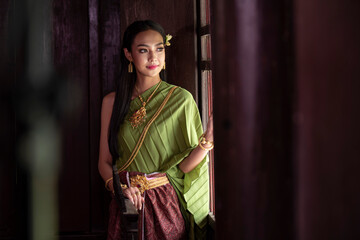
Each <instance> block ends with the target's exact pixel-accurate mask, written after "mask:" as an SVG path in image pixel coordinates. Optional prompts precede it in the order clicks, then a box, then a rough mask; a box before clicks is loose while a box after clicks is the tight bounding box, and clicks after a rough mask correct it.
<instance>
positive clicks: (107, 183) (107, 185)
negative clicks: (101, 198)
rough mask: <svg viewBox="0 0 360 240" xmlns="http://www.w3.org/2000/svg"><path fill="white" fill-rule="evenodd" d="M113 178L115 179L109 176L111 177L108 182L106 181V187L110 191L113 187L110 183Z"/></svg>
mask: <svg viewBox="0 0 360 240" xmlns="http://www.w3.org/2000/svg"><path fill="white" fill-rule="evenodd" d="M111 180H113V177H111V178H109V179H108V180H106V182H105V188H106V190H108V191H111V189H110V188H109V183H110V181H111Z"/></svg>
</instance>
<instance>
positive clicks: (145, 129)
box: [118, 86, 177, 172]
mask: <svg viewBox="0 0 360 240" xmlns="http://www.w3.org/2000/svg"><path fill="white" fill-rule="evenodd" d="M176 88H177V86H175V87H173V88H171V89H170V91H169V93H168V94H167V95H166V97H165V99H164V101H163V102H162V103H161V105H160V107H159V108H158V110H157V111H156V113H155V114H154V116H153V117H152V118H151V119H150V121H149V122H148V123H147V124H146V126H145V127H144V130H143V131H142V133H141V135H140V138H139V140H138V142H137V144H136V146H135V148H134V150H133V151H132V153H131V155H130V157H129V159H128V160H127V161H126V162H125V164H124V165H123V166H122V167H120V169H119V170H118V172H121V171H124V170H125V169H126V168H128V167H129V166H130V164H131V163H132V162H133V161H134V159H135V157H136V155H137V154H138V153H139V150H140V148H141V146H142V144H143V142H144V139H145V137H146V134H147V132H148V130H149V128H150V126H151V124H152V123H153V122H154V121H155V119H156V118H157V117H158V116H159V114H160V112H161V111H162V110H163V108H164V106H165V104H166V103H167V102H168V101H169V98H170V96H171V94H172V93H173V92H174V90H175V89H176Z"/></svg>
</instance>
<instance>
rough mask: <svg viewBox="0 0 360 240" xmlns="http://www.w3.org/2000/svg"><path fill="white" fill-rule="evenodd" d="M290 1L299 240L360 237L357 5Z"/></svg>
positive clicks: (347, 1) (337, 0) (359, 4)
mask: <svg viewBox="0 0 360 240" xmlns="http://www.w3.org/2000/svg"><path fill="white" fill-rule="evenodd" d="M295 2H296V7H295V9H296V23H297V25H296V29H297V30H296V36H297V38H296V43H297V44H296V56H297V58H296V62H297V72H298V81H297V89H298V99H299V100H298V114H297V118H296V119H297V123H298V124H297V135H298V139H297V142H298V147H297V152H298V153H299V155H298V156H297V160H298V171H297V174H298V176H299V180H298V183H299V186H298V187H299V189H298V191H297V195H298V196H299V199H298V204H297V209H298V211H297V221H298V223H299V226H298V236H299V238H298V239H301V240H303V239H304V240H305V239H306V240H312V239H360V229H359V227H358V226H359V224H360V207H359V202H360V191H359V187H358V183H359V181H360V175H359V169H360V162H359V159H360V125H359V123H360V107H359V106H360V94H359V91H360V82H359V79H360V68H359V63H360V46H359V42H360V28H359V26H358V25H359V22H360V15H359V11H360V2H359V1H351V0H345V1H343V0H330V1H327V2H326V4H323V3H324V2H323V1H320V0H305V1H303V0H298V1H295ZM320 12H321V14H320V15H319V13H320Z"/></svg>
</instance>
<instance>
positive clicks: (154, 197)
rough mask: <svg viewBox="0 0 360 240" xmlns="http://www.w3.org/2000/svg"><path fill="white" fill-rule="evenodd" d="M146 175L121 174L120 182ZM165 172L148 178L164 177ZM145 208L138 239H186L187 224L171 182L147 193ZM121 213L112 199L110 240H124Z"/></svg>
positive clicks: (141, 217)
mask: <svg viewBox="0 0 360 240" xmlns="http://www.w3.org/2000/svg"><path fill="white" fill-rule="evenodd" d="M139 174H140V175H144V174H143V173H138V172H129V173H128V172H121V173H120V181H121V182H122V183H123V184H129V176H135V175H139ZM165 175H166V174H165V173H156V174H151V175H146V176H147V177H151V178H154V177H161V176H165ZM143 196H144V199H145V202H144V205H143V208H142V210H141V211H140V213H139V221H138V236H139V239H149V240H150V239H154V240H155V239H157V240H159V239H161V240H167V239H169V240H176V239H186V229H185V221H184V218H183V216H182V214H181V212H180V205H179V204H180V203H179V200H178V197H177V195H176V192H175V189H174V188H173V186H172V185H171V184H170V183H168V184H165V185H162V186H159V187H156V188H153V189H149V190H146V191H145V192H144V195H143ZM120 221H121V211H120V208H119V206H118V203H117V202H116V200H115V199H114V198H113V199H112V200H111V203H110V218H109V226H108V237H107V239H108V240H118V239H121V238H120V236H121V227H120V224H121V222H120Z"/></svg>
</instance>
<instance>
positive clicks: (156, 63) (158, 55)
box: [124, 30, 165, 77]
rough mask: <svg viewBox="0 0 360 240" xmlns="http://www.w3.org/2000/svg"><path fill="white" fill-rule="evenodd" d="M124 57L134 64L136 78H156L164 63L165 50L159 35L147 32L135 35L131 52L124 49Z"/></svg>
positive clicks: (154, 32) (150, 31)
mask: <svg viewBox="0 0 360 240" xmlns="http://www.w3.org/2000/svg"><path fill="white" fill-rule="evenodd" d="M124 52H125V56H126V58H127V59H128V60H129V61H132V62H133V63H134V66H135V69H136V73H137V75H138V76H144V77H156V76H158V75H159V73H160V71H161V70H162V68H163V66H164V62H165V48H164V43H163V38H162V36H161V34H160V33H158V32H157V31H154V30H147V31H144V32H140V33H138V34H137V35H136V37H135V39H134V42H133V44H132V45H131V52H129V51H128V50H127V49H124Z"/></svg>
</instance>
